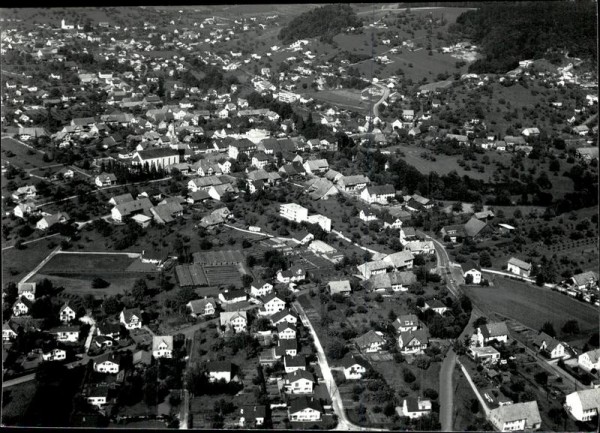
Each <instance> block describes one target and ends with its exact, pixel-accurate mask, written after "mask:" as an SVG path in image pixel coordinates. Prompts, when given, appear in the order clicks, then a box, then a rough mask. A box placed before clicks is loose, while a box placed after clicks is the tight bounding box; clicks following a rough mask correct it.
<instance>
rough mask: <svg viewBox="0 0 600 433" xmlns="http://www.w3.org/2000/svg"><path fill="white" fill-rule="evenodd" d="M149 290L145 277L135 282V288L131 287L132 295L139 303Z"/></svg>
mask: <svg viewBox="0 0 600 433" xmlns="http://www.w3.org/2000/svg"><path fill="white" fill-rule="evenodd" d="M147 291H148V284H147V283H146V280H145V279H143V278H139V279H137V280H136V281H135V283H134V284H133V288H132V289H131V296H132V297H133V299H134V301H135V302H136V303H137V304H139V303H140V302H142V301H143V300H144V298H145V296H146V292H147Z"/></svg>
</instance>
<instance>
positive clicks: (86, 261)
mask: <svg viewBox="0 0 600 433" xmlns="http://www.w3.org/2000/svg"><path fill="white" fill-rule="evenodd" d="M134 261H135V258H132V257H128V256H126V255H124V254H86V253H78V254H61V253H59V254H57V255H55V256H54V257H52V259H51V260H50V261H49V262H48V263H46V264H45V265H44V267H43V268H42V269H40V272H41V273H46V274H47V273H82V274H84V273H88V272H92V273H95V272H125V271H126V270H127V268H128V267H129V266H130V265H131V264H132V263H133V262H134Z"/></svg>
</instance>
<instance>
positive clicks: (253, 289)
mask: <svg viewBox="0 0 600 433" xmlns="http://www.w3.org/2000/svg"><path fill="white" fill-rule="evenodd" d="M272 292H273V284H271V283H267V282H266V281H262V280H256V281H253V282H252V283H251V284H250V295H252V296H254V297H255V298H258V297H262V296H266V295H268V294H269V293H272Z"/></svg>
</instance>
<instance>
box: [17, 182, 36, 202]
mask: <svg viewBox="0 0 600 433" xmlns="http://www.w3.org/2000/svg"><path fill="white" fill-rule="evenodd" d="M36 196H37V189H36V187H35V185H25V186H22V187H20V188H17V189H16V191H15V192H13V193H12V198H13V200H16V201H22V200H27V199H33V198H35V197H36Z"/></svg>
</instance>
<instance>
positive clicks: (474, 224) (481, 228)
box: [464, 217, 494, 239]
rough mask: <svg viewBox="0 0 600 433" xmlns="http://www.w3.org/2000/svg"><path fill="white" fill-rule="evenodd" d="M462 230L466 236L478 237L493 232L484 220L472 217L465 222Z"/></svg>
mask: <svg viewBox="0 0 600 433" xmlns="http://www.w3.org/2000/svg"><path fill="white" fill-rule="evenodd" d="M464 232H465V235H466V237H468V238H472V239H480V238H484V237H486V236H488V235H491V234H492V233H493V232H494V229H493V228H492V227H491V226H490V225H488V224H487V223H485V222H484V221H481V220H478V219H477V218H475V217H472V218H471V219H470V220H469V221H467V222H466V223H465V225H464Z"/></svg>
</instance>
